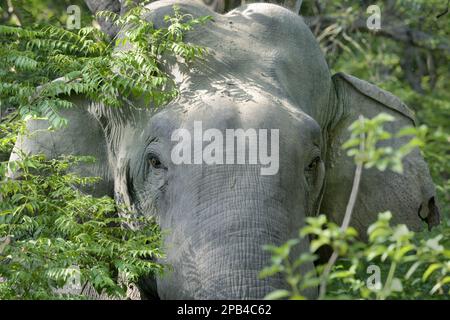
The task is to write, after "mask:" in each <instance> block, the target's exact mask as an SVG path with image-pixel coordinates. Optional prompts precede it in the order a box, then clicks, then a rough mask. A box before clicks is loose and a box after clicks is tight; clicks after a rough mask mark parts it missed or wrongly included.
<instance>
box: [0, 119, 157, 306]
mask: <svg viewBox="0 0 450 320" xmlns="http://www.w3.org/2000/svg"><path fill="white" fill-rule="evenodd" d="M5 127H6V126H5V125H3V126H2V129H5ZM11 131H12V132H11ZM11 131H8V132H7V133H6V138H4V139H2V142H6V143H4V144H3V147H7V146H8V143H7V141H8V137H9V136H10V135H11V134H12V133H15V132H14V130H11ZM13 140H14V139H11V140H9V141H13ZM91 161H94V159H92V158H89V157H73V156H66V157H63V158H60V159H53V160H50V159H49V160H47V159H45V157H43V156H40V155H34V156H26V155H23V156H22V157H21V158H20V160H17V161H11V162H9V163H8V162H2V163H1V164H0V176H1V177H5V175H6V174H7V172H8V171H12V172H20V179H5V178H2V181H1V183H0V195H1V197H2V201H1V202H0V239H1V244H0V277H1V280H0V297H2V298H3V299H5V298H6V299H17V298H20V299H48V298H61V297H63V296H64V295H65V296H67V297H73V296H76V295H80V294H81V289H82V286H84V285H86V283H88V282H89V283H90V284H91V285H92V286H93V287H94V288H95V289H96V290H97V292H99V293H105V294H108V295H110V296H119V297H122V296H124V295H125V293H126V289H127V285H128V284H129V283H132V282H136V281H137V280H138V279H139V277H143V276H149V275H152V274H155V273H160V272H161V271H162V270H163V267H162V266H161V265H160V264H158V263H156V262H154V261H153V259H155V258H161V257H162V253H161V251H160V249H159V247H160V241H161V234H160V232H159V229H158V227H157V225H156V224H155V223H154V221H153V219H152V218H150V217H136V216H134V215H133V214H132V213H130V212H127V211H126V209H125V208H119V207H117V205H116V204H115V202H114V200H113V199H111V198H108V197H102V198H96V197H93V196H90V195H87V194H83V193H82V192H81V191H80V190H79V189H80V187H83V186H88V185H91V184H92V183H94V182H95V181H97V178H92V177H89V178H87V177H80V176H78V175H76V174H74V173H72V172H71V171H70V169H71V168H72V167H74V166H76V165H77V164H79V163H81V162H83V163H84V162H91ZM119 211H120V212H121V214H120V215H118V212H119ZM130 225H139V226H141V227H140V229H139V230H138V231H137V230H133V229H131V228H129V227H127V226H130ZM70 281H72V282H74V283H72V284H71V285H72V287H67V284H68V282H70ZM62 288H63V289H64V290H62V291H61V290H59V291H58V290H56V289H62Z"/></svg>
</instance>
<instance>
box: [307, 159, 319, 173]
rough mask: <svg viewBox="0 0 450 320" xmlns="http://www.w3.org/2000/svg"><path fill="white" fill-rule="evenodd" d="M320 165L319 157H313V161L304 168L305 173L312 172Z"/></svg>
mask: <svg viewBox="0 0 450 320" xmlns="http://www.w3.org/2000/svg"><path fill="white" fill-rule="evenodd" d="M319 163H320V157H315V158H314V160H313V161H311V163H310V164H309V165H308V167H307V168H306V170H307V171H314V170H316V169H317V166H318V165H319Z"/></svg>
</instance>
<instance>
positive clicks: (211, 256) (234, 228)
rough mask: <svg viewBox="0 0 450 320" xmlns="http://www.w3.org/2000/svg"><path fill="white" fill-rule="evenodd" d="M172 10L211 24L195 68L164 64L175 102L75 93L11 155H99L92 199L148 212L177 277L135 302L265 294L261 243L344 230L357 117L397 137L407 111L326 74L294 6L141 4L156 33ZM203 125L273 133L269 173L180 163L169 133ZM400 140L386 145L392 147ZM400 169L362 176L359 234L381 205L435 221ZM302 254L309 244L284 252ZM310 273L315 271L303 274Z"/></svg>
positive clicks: (431, 194)
mask: <svg viewBox="0 0 450 320" xmlns="http://www.w3.org/2000/svg"><path fill="white" fill-rule="evenodd" d="M175 4H176V5H178V6H179V8H180V10H181V11H182V12H184V13H187V14H191V15H192V16H194V17H200V16H206V15H210V16H212V19H211V20H210V21H208V22H207V23H206V24H205V25H202V26H198V27H196V28H195V29H194V30H192V31H190V32H189V33H188V34H187V35H186V38H185V40H186V41H188V42H191V43H195V44H198V45H201V46H204V47H205V48H207V49H208V54H207V55H206V56H205V57H204V58H202V59H197V60H195V61H193V62H192V63H191V64H190V65H186V64H185V63H183V62H180V61H178V60H176V59H173V58H172V59H171V58H170V57H168V58H167V64H166V66H165V68H166V70H167V72H168V73H169V74H171V75H172V77H173V79H175V82H176V84H177V87H178V88H179V95H178V96H177V97H176V98H175V99H174V100H172V101H171V102H169V103H168V104H167V105H166V106H164V107H163V108H158V109H154V108H151V107H149V106H142V108H134V107H133V108H132V107H127V106H124V107H122V108H108V107H106V106H102V105H101V104H98V103H93V102H90V101H88V100H87V99H84V98H83V97H77V96H73V97H70V99H73V101H74V103H75V104H76V105H77V107H75V108H73V109H70V110H65V111H63V112H62V115H63V116H64V117H66V118H67V119H68V126H67V128H64V129H63V130H60V131H57V132H49V133H40V134H39V133H37V134H35V135H32V136H29V137H22V138H21V139H19V141H18V143H17V146H16V150H17V149H21V150H22V151H24V152H29V153H45V154H47V155H48V156H51V157H55V156H57V155H60V154H63V153H66V152H70V153H72V154H91V155H94V156H96V157H97V158H98V159H99V160H100V161H98V162H97V164H96V165H95V166H94V167H83V168H79V171H80V172H83V173H86V174H87V175H100V176H102V177H103V178H104V181H103V183H102V184H100V185H97V186H96V187H95V190H94V191H93V192H95V193H97V194H107V195H114V197H115V199H116V200H117V201H119V202H122V203H125V204H127V205H129V206H130V207H132V208H134V209H135V210H136V211H137V212H138V213H139V214H142V215H153V216H155V218H156V220H157V222H158V223H159V225H160V226H161V228H162V229H163V230H167V231H168V232H167V236H166V237H165V240H164V249H165V252H166V255H167V256H166V258H165V260H164V262H165V263H167V264H168V265H170V266H171V267H172V270H171V271H170V272H168V273H167V274H166V275H163V276H161V277H158V278H156V279H144V280H143V281H142V283H141V284H140V286H141V290H142V295H143V296H145V297H154V298H160V299H260V298H263V297H264V296H265V295H266V294H268V293H269V292H271V291H273V290H274V289H280V288H285V287H287V285H286V283H285V282H284V281H283V279H282V278H281V277H277V276H274V277H270V278H266V279H260V278H259V277H258V274H259V272H260V270H261V269H262V268H263V267H264V266H266V265H268V263H269V259H270V256H269V253H268V252H266V251H264V250H263V249H262V247H263V245H265V244H275V245H280V244H282V243H284V242H286V241H287V240H288V239H291V238H295V237H296V236H297V234H298V230H299V228H301V227H302V226H304V225H305V219H306V217H311V216H316V215H318V214H326V215H327V216H328V217H329V218H330V220H331V221H334V222H336V223H341V222H342V219H343V215H344V212H345V206H346V203H347V201H348V198H349V194H350V191H351V187H352V181H353V176H354V173H355V164H354V162H353V159H352V158H350V157H348V156H347V154H346V153H345V152H344V151H343V150H342V149H341V145H342V143H343V142H344V141H346V140H347V139H348V137H349V135H350V132H349V131H348V127H349V125H350V124H351V123H352V122H353V121H355V120H356V119H357V118H358V117H359V116H360V115H363V116H366V117H373V116H375V115H377V114H378V113H380V112H384V113H387V114H390V115H391V116H393V117H394V118H395V121H393V122H392V123H389V125H388V126H387V130H389V131H390V132H396V131H397V130H398V129H399V128H401V127H402V126H405V125H413V124H414V123H415V119H414V114H413V112H412V111H411V110H410V109H408V107H407V106H406V105H405V104H404V103H403V102H401V101H400V100H399V99H398V98H397V97H395V96H394V95H392V94H391V93H389V92H386V91H384V90H382V89H380V88H378V87H377V86H375V85H373V84H370V83H368V82H366V81H363V80H360V79H357V78H355V77H353V76H350V75H347V74H345V73H337V74H334V75H332V74H331V72H330V70H329V67H328V65H327V63H326V61H325V58H324V56H323V54H322V52H321V50H320V47H319V44H318V42H317V40H316V39H315V38H314V36H313V34H312V33H311V31H310V30H309V28H308V26H307V25H306V24H305V23H304V21H303V20H302V18H301V17H300V16H298V15H297V14H295V13H293V12H292V11H289V10H287V9H285V8H282V7H280V6H277V5H273V4H266V3H255V4H249V5H244V6H242V7H239V8H237V9H235V10H233V11H231V12H229V13H227V14H224V15H222V14H218V13H215V12H212V11H211V10H210V9H209V8H208V7H206V6H205V5H203V4H201V3H200V2H198V1H184V0H183V1H181V0H168V1H157V2H152V3H151V4H149V5H148V6H149V8H150V9H151V12H150V13H149V14H148V16H146V17H145V18H146V19H148V20H149V21H152V22H153V24H154V26H155V27H158V26H163V25H164V24H165V22H164V19H163V17H164V16H165V15H168V14H172V13H173V5H175ZM117 50H126V47H118V48H117ZM83 99H84V100H83ZM39 121H42V120H32V121H30V122H29V124H28V125H29V127H30V129H32V130H33V128H41V127H42V125H44V124H43V123H40V122H39ZM199 122H201V124H202V128H203V129H204V130H209V129H211V130H215V131H214V132H216V133H217V132H219V133H225V131H226V130H228V129H236V130H237V129H242V130H244V131H245V132H247V133H248V132H249V131H248V130H252V129H258V130H259V129H266V130H269V131H270V130H278V131H277V132H278V133H279V141H278V152H279V164H278V170H277V172H276V174H271V175H262V174H261V171H260V169H261V168H262V167H263V166H264V165H263V164H261V163H256V164H254V163H253V164H247V163H244V164H242V163H241V164H220V163H212V164H206V163H204V162H202V163H200V164H199V163H194V164H188V163H182V164H175V163H174V161H173V159H172V158H173V157H172V156H171V152H172V151H173V148H174V147H175V146H176V145H177V143H179V142H180V141H174V140H173V133H174V132H175V131H176V130H180V129H182V130H183V132H189V133H193V131H194V129H195V127H196V123H197V124H198V123H199ZM204 132H206V131H204ZM271 132H274V131H271ZM271 135H272V134H271ZM248 141H250V138H249V140H248ZM406 141H407V138H406V137H403V138H395V139H392V140H389V141H387V142H385V143H387V144H389V145H390V146H392V147H394V148H396V147H398V146H399V145H402V144H403V143H405V142H406ZM207 142H208V141H200V145H201V146H205V145H207ZM209 142H212V139H211V141H209ZM194 143H196V142H195V141H194ZM197 143H198V141H197ZM249 144H250V142H248V144H245V146H247V147H248V146H249ZM189 145H191V144H189ZM271 151H275V149H272V150H271ZM227 152H231V151H230V150H229V149H228V146H227V147H226V149H225V153H227ZM15 156H16V155H15V154H13V155H12V156H11V157H12V159H14V157H15ZM193 156H194V157H195V155H193ZM403 163H404V173H403V174H398V173H395V172H391V171H389V170H387V171H378V170H376V169H365V170H364V173H363V175H362V177H361V184H360V191H359V194H358V197H357V200H356V204H355V207H354V214H353V217H352V221H351V225H352V226H353V227H355V228H356V230H358V231H359V234H360V236H361V238H362V239H365V232H366V230H367V227H368V226H369V225H370V224H371V223H372V222H373V221H374V220H375V219H376V216H377V213H378V212H382V211H386V210H390V211H391V212H392V214H393V218H392V222H393V223H395V224H397V223H403V224H406V225H407V226H408V227H409V228H410V229H412V230H421V229H422V228H423V227H424V226H426V225H427V224H428V226H429V227H432V226H434V225H436V224H438V223H439V210H438V204H437V199H436V194H435V187H434V185H433V182H432V179H431V176H430V173H429V170H428V167H427V164H426V163H425V161H424V159H423V157H422V155H421V154H420V151H419V150H414V151H413V152H411V153H410V154H408V155H407V156H406V157H405V158H404V160H403ZM308 245H309V244H308V240H307V239H305V240H304V242H302V243H300V245H299V246H298V247H296V248H295V250H293V252H292V255H293V256H297V255H298V254H299V253H301V252H304V251H306V250H308ZM313 269H314V264H313V263H312V262H311V263H309V264H305V265H304V268H303V270H302V272H308V271H310V270H313ZM316 294H317V292H316V290H312V289H311V290H310V291H307V292H305V295H306V296H308V297H314V296H315V295H316Z"/></svg>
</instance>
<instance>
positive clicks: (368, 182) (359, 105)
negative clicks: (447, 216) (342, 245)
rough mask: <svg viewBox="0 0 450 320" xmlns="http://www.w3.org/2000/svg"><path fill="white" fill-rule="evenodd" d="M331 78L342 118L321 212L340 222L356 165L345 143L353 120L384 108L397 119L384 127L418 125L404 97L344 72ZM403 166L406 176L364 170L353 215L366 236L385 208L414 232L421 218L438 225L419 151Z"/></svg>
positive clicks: (334, 132) (333, 138)
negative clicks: (344, 146)
mask: <svg viewBox="0 0 450 320" xmlns="http://www.w3.org/2000/svg"><path fill="white" fill-rule="evenodd" d="M332 79H333V84H334V88H335V92H336V96H335V97H336V99H334V102H333V109H334V110H339V112H340V114H341V116H340V117H339V121H337V123H334V124H333V126H332V129H331V130H330V132H329V141H328V151H327V160H326V161H327V163H326V171H327V173H326V178H325V191H324V196H323V199H322V203H321V208H320V212H321V213H324V214H327V215H328V216H329V217H330V219H331V220H332V221H335V222H337V223H341V222H342V219H343V216H344V212H345V208H346V205H347V202H348V199H349V196H350V191H351V188H352V184H353V177H354V173H355V167H356V166H355V164H354V161H353V158H350V157H349V156H347V154H346V152H345V151H344V150H342V147H341V146H342V144H343V143H344V142H345V141H347V140H348V138H349V137H350V131H349V130H348V127H349V126H350V124H351V123H352V122H354V121H355V120H356V119H357V118H358V117H359V116H360V115H363V116H364V117H367V118H373V117H374V116H376V115H378V114H379V113H381V112H384V113H388V114H390V115H391V116H393V117H394V118H395V120H394V121H393V122H389V123H388V124H387V125H386V126H385V129H386V130H387V131H389V132H391V133H396V132H397V131H398V130H399V129H400V128H402V127H404V126H411V125H414V124H415V120H414V114H413V112H412V111H411V110H410V109H408V107H407V106H406V105H405V104H404V103H403V102H401V101H400V99H398V98H397V97H396V96H394V95H392V94H391V93H389V92H387V91H384V90H382V89H380V88H378V87H377V86H375V85H372V84H370V83H368V82H366V81H363V80H360V79H357V78H355V77H352V76H350V75H347V74H344V73H338V74H335V75H334V76H333V78H332ZM409 139H410V138H408V137H401V138H394V139H391V140H388V141H385V142H383V143H384V144H385V145H389V146H391V147H393V148H394V149H396V148H398V147H400V146H401V145H403V144H405V143H407V141H408V140H409ZM403 167H404V172H403V174H398V173H395V172H393V171H390V170H386V171H379V170H377V169H376V168H371V169H364V170H363V173H362V177H361V183H360V188H359V193H358V196H357V200H356V204H355V207H354V211H353V216H352V225H353V226H354V227H355V228H356V229H357V230H358V231H359V234H360V235H361V237H362V238H363V239H364V238H365V235H366V231H367V227H368V226H369V225H370V224H371V223H373V222H374V221H375V220H376V218H377V214H378V213H379V212H384V211H387V210H389V211H391V213H392V216H393V217H392V223H393V224H399V223H402V224H406V225H407V226H408V227H409V228H410V229H412V230H419V229H421V228H422V227H423V226H424V223H423V222H426V223H427V224H428V226H429V228H431V227H432V226H434V225H437V224H439V220H440V217H439V210H438V207H437V204H436V196H435V188H434V185H433V182H432V180H431V176H430V173H429V170H428V166H427V164H426V163H425V161H424V159H423V157H422V155H421V153H420V151H419V150H418V149H415V150H413V152H411V153H410V154H408V155H407V156H406V157H405V158H404V159H403Z"/></svg>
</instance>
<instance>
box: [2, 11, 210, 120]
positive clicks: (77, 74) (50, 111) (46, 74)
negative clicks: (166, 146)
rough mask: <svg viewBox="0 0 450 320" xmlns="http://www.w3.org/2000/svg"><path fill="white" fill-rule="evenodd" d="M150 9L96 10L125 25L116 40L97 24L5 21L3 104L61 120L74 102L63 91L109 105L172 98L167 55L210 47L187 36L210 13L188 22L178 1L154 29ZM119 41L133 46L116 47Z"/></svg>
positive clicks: (190, 54) (24, 113)
mask: <svg viewBox="0 0 450 320" xmlns="http://www.w3.org/2000/svg"><path fill="white" fill-rule="evenodd" d="M147 13H148V9H146V8H145V7H143V6H135V7H133V8H130V9H129V11H128V12H127V13H126V14H124V15H123V16H119V15H117V14H115V13H112V12H107V11H103V12H99V13H98V14H97V15H98V17H101V18H103V19H106V20H108V21H111V22H112V23H114V24H115V25H117V26H118V27H119V28H120V30H122V32H121V34H120V36H118V37H117V38H116V39H113V40H110V39H109V38H108V37H107V36H106V35H105V34H104V33H103V32H101V31H100V30H98V29H96V28H94V27H92V26H88V27H83V28H81V29H80V30H76V31H72V30H66V29H64V28H61V27H57V26H54V25H49V24H42V23H41V24H37V25H31V26H29V27H21V26H10V25H0V44H1V46H0V75H1V81H0V99H1V101H2V105H4V106H8V107H9V108H15V109H17V110H18V113H19V114H20V115H21V116H23V117H25V116H36V117H45V118H47V119H48V120H49V122H50V124H51V125H52V126H53V127H61V126H62V125H64V124H65V119H64V118H62V117H60V116H59V114H58V110H60V109H61V108H70V107H72V103H71V102H70V101H68V100H67V99H65V98H64V96H62V94H66V95H70V94H72V93H76V94H83V95H85V96H87V97H89V98H90V99H91V100H93V101H98V102H101V103H103V104H104V105H106V106H111V107H118V106H121V105H122V104H123V103H124V101H126V102H127V103H132V102H131V101H130V99H127V98H139V99H143V100H144V101H145V102H146V103H145V104H144V105H153V106H154V107H157V106H160V105H162V104H164V103H165V102H167V101H169V100H171V99H172V98H173V97H174V96H175V95H176V94H177V90H176V88H175V86H174V85H173V84H171V83H170V78H169V76H168V75H167V74H166V73H165V72H164V70H163V69H162V58H163V57H164V55H165V54H172V55H176V56H179V57H181V58H184V59H185V60H191V59H193V58H194V57H198V56H201V55H202V54H203V53H204V49H203V48H202V47H199V46H195V45H192V44H187V43H184V42H183V35H184V33H185V32H186V31H188V30H190V29H192V28H193V27H194V26H195V25H196V24H200V23H204V22H205V21H206V20H207V19H208V17H204V18H201V19H193V18H192V19H187V21H185V20H186V16H185V15H183V14H181V13H180V12H179V10H178V9H177V8H175V14H174V16H172V17H170V16H167V17H165V21H166V22H167V27H166V28H159V29H156V28H154V26H153V25H152V23H150V22H147V21H146V20H144V19H143V18H142V17H143V16H144V15H145V14H147ZM117 45H121V46H127V49H126V50H117V49H116V47H117Z"/></svg>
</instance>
